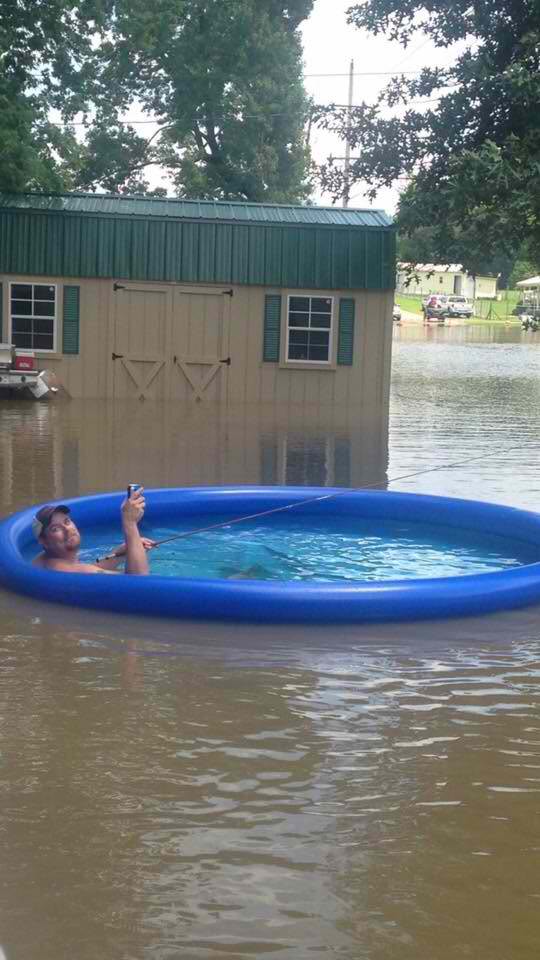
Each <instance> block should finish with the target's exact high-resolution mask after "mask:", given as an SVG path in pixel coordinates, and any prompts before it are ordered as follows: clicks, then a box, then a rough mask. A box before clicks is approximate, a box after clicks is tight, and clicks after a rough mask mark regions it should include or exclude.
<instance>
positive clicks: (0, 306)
mask: <svg viewBox="0 0 540 960" xmlns="http://www.w3.org/2000/svg"><path fill="white" fill-rule="evenodd" d="M3 311H4V287H3V285H2V283H0V343H3V342H4V341H3V327H2V314H3Z"/></svg>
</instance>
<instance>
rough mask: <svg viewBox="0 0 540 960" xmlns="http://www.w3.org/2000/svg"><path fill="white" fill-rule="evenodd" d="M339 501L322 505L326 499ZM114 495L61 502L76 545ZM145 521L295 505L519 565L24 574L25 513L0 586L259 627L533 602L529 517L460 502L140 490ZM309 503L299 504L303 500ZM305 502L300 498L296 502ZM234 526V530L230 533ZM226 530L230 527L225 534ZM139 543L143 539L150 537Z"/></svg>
mask: <svg viewBox="0 0 540 960" xmlns="http://www.w3.org/2000/svg"><path fill="white" fill-rule="evenodd" d="M331 493H339V496H336V497H334V498H333V499H326V500H322V501H317V500H314V499H313V498H316V497H326V496H328V494H331ZM123 496H124V494H123V493H110V494H102V495H99V496H90V497H81V498H77V499H73V500H68V501H65V500H64V501H62V502H64V503H66V502H67V504H68V505H69V506H70V507H71V510H72V515H73V518H74V520H75V522H76V523H77V525H78V526H79V529H80V530H81V533H82V536H83V542H84V539H85V538H86V536H87V535H90V534H91V531H92V530H93V529H95V528H99V527H104V526H108V527H109V528H110V529H113V528H114V529H115V530H117V531H119V529H120V524H119V516H120V514H119V510H120V503H121V501H122V499H123ZM146 496H147V511H146V517H145V523H146V522H147V521H150V519H151V522H152V524H153V525H155V526H157V527H159V526H160V525H161V527H167V528H168V529H173V530H174V529H175V525H176V529H178V526H179V525H182V524H183V526H184V527H187V528H189V527H190V526H193V527H198V526H200V525H201V523H203V524H204V522H205V520H206V521H207V522H208V523H212V522H213V521H214V520H215V519H216V518H220V520H223V519H225V520H226V519H228V518H230V519H231V520H232V519H234V518H237V517H242V516H244V515H253V514H256V513H259V512H263V511H271V510H274V509H275V508H277V507H284V506H286V505H288V504H295V507H294V508H293V509H292V510H291V511H289V512H287V511H285V512H282V513H279V514H277V515H276V516H279V517H280V522H281V523H284V522H286V518H287V517H288V516H290V517H291V518H292V516H293V515H294V522H295V523H296V524H297V525H298V524H300V525H302V526H303V528H305V531H306V536H307V534H308V533H309V531H310V527H312V526H313V525H314V524H320V522H321V518H325V517H326V518H329V520H330V519H332V520H333V521H335V522H338V521H339V523H341V524H342V525H343V524H344V523H345V524H346V523H349V522H350V523H351V524H358V523H359V522H363V521H365V523H366V524H367V523H368V522H369V523H370V524H371V526H373V523H374V522H375V523H380V524H381V525H384V524H387V525H388V524H389V523H392V522H399V521H403V520H404V518H406V521H407V524H408V525H409V527H411V525H412V526H413V527H414V525H415V524H417V525H418V526H419V527H420V526H422V527H423V528H425V527H426V525H427V526H429V527H430V528H432V529H434V530H440V529H444V530H447V531H448V530H450V531H453V535H454V536H457V537H459V536H460V535H461V533H462V534H463V537H469V538H470V537H471V535H472V536H478V537H479V538H480V539H481V538H482V537H497V538H499V540H500V542H502V543H504V542H508V543H511V544H512V545H513V546H514V547H515V545H516V544H521V545H522V547H523V556H524V557H525V558H526V559H525V560H520V561H519V562H517V563H516V564H515V565H514V566H512V567H511V568H505V569H497V570H495V571H492V572H488V573H473V574H467V575H460V576H444V577H434V576H432V577H430V578H424V577H423V578H421V579H415V578H409V579H386V580H384V579H383V580H377V581H373V580H369V581H368V580H350V579H349V580H342V581H340V580H337V581H336V579H333V580H331V581H330V582H326V581H321V580H319V581H312V582H309V581H308V582H306V581H298V580H296V581H292V580H290V581H288V580H279V581H278V580H264V579H219V578H217V577H212V578H209V577H199V578H194V577H186V576H181V577H178V576H161V575H160V576H154V575H151V576H149V577H136V576H127V575H124V576H117V577H105V576H104V577H101V576H90V577H88V576H80V575H77V574H64V573H55V572H51V571H47V570H42V569H39V568H37V567H35V566H32V564H31V561H30V559H29V556H30V552H31V549H32V544H34V546H35V543H34V540H33V535H32V529H31V524H32V519H33V517H34V514H35V512H36V509H37V507H35V506H34V507H32V508H31V509H27V510H23V511H21V512H20V513H17V514H15V515H13V516H11V517H9V518H8V519H6V520H4V521H3V522H2V523H0V584H1V585H2V586H3V587H5V588H7V589H10V590H14V591H16V592H18V593H22V594H26V595H28V596H31V597H35V598H36V599H40V600H49V601H55V602H58V603H65V604H71V605H74V606H80V607H87V608H94V609H99V610H112V611H118V612H123V613H129V614H137V615H146V616H162V617H173V618H185V619H212V620H232V621H250V622H265V623H361V622H377V621H379V622H382V621H400V620H403V621H405V620H420V619H429V618H441V617H457V616H474V615H478V614H485V613H491V612H493V611H496V610H505V609H512V608H515V607H522V606H526V605H528V604H535V603H540V515H537V514H533V513H528V512H526V511H522V510H516V509H513V508H510V507H501V506H497V505H494V504H488V503H480V502H475V501H469V500H457V499H449V498H445V497H431V496H424V495H418V494H409V493H390V492H386V491H384V492H383V491H371V490H367V491H346V492H344V491H337V490H336V491H332V490H329V489H328V488H305V487H235V488H225V487H214V488H209V487H204V488H187V489H161V490H148V491H146ZM310 500H311V502H310ZM306 501H307V502H306ZM239 526H241V525H239ZM235 529H237V528H235ZM149 535H152V533H150V534H149Z"/></svg>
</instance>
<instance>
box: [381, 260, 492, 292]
mask: <svg viewBox="0 0 540 960" xmlns="http://www.w3.org/2000/svg"><path fill="white" fill-rule="evenodd" d="M409 266H410V265H409V264H407V263H398V265H397V276H396V290H397V292H398V293H404V294H407V293H409V294H413V295H414V294H417V295H421V296H426V295H427V294H428V293H440V294H445V295H448V294H455V295H457V296H461V297H467V299H468V300H495V299H496V297H497V277H487V276H478V275H476V276H474V275H473V274H470V273H467V271H466V270H464V269H463V266H462V265H461V264H460V263H417V264H416V265H415V267H414V271H413V273H412V275H411V274H410V273H409V272H408V267H409ZM409 280H410V282H408V281H409Z"/></svg>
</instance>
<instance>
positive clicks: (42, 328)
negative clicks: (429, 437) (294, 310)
mask: <svg viewBox="0 0 540 960" xmlns="http://www.w3.org/2000/svg"><path fill="white" fill-rule="evenodd" d="M34 332H35V333H47V334H48V335H49V336H51V337H52V335H53V333H54V320H53V319H52V318H51V319H49V318H48V317H47V318H43V319H40V318H39V317H36V319H35V320H34ZM323 336H324V334H323Z"/></svg>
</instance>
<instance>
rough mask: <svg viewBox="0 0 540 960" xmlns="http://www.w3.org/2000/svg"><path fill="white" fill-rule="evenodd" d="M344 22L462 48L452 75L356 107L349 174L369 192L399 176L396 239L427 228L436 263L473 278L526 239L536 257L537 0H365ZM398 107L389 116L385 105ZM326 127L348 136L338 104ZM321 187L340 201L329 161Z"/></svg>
mask: <svg viewBox="0 0 540 960" xmlns="http://www.w3.org/2000/svg"><path fill="white" fill-rule="evenodd" d="M349 17H350V20H351V22H352V23H355V24H356V25H357V26H358V27H359V28H360V29H363V30H368V31H369V32H371V33H373V34H379V33H382V32H384V33H385V34H386V36H388V37H389V38H391V39H394V40H398V41H400V42H401V43H402V44H403V45H404V46H407V44H408V42H409V41H410V39H411V37H412V35H413V33H414V32H415V31H416V30H418V29H421V30H422V31H423V32H424V33H425V34H426V36H427V37H429V38H430V39H431V40H432V41H434V43H435V44H436V45H437V46H438V47H441V48H446V47H448V48H451V47H452V46H453V44H454V43H456V42H457V41H463V40H466V41H468V44H469V45H468V47H467V49H466V50H465V52H464V53H461V54H460V55H459V56H457V57H456V60H455V63H454V65H453V66H452V67H450V68H448V69H441V68H439V67H437V66H434V67H433V68H426V69H424V70H423V71H422V72H421V73H420V74H419V75H418V76H416V77H414V78H412V79H408V78H407V77H405V76H404V75H402V76H400V77H395V78H393V80H392V81H391V82H390V84H389V85H388V87H387V88H386V90H385V91H384V93H383V94H382V95H381V97H380V99H379V102H378V103H376V104H375V105H369V104H363V105H361V106H360V107H358V108H356V109H355V110H354V111H353V118H352V129H351V134H350V137H349V139H350V142H351V146H352V148H353V151H354V150H355V149H357V150H359V151H360V156H359V157H358V158H357V159H356V160H355V161H354V162H353V164H352V171H351V172H352V176H353V178H354V179H355V180H357V181H367V183H368V184H369V185H370V193H371V195H374V194H375V193H376V191H377V190H378V189H379V188H380V187H382V186H389V185H391V184H393V183H396V182H398V183H399V182H400V181H404V182H405V183H406V184H407V185H406V188H405V189H404V192H403V194H402V196H401V200H400V203H399V211H398V225H399V230H400V234H401V235H402V236H414V235H415V233H416V231H418V230H419V228H429V229H430V230H432V231H433V248H432V254H431V257H430V258H429V259H430V261H433V260H439V261H440V260H443V261H446V262H448V261H453V262H462V263H464V264H465V266H466V267H467V268H468V269H469V270H471V271H475V272H480V268H481V266H482V264H483V263H485V261H486V259H488V260H489V259H492V258H493V257H495V256H497V255H500V254H501V253H504V254H506V255H510V256H514V257H515V254H516V251H517V250H518V249H519V247H520V245H521V243H522V241H523V239H524V238H528V239H529V242H530V243H531V245H532V247H533V248H534V250H535V251H540V190H539V189H538V178H539V174H540V110H539V106H540V73H539V67H540V8H539V6H538V2H537V0H522V2H520V3H516V2H515V0H479V2H477V3H474V4H471V3H470V2H469V0H456V2H452V3H448V2H447V0H432V2H430V3H429V4H428V3H422V2H417V0H406V2H404V0H365V2H364V3H362V4H361V5H357V6H354V7H352V8H351V10H350V11H349ZM394 107H399V108H400V109H399V111H398V112H397V113H396V112H395V111H394V115H392V112H391V111H390V109H389V108H394ZM321 122H322V123H323V125H325V126H327V127H330V128H332V129H334V130H336V131H337V132H339V133H340V134H341V135H343V136H345V133H346V129H347V116H346V114H345V112H344V111H343V110H338V109H334V110H332V111H331V112H329V113H327V114H325V115H323V117H322V118H321ZM322 180H323V185H324V186H325V187H326V188H330V189H331V190H333V192H334V193H335V195H336V196H337V195H339V194H340V193H341V192H342V190H343V181H344V177H343V169H342V168H341V167H339V166H338V165H336V163H330V164H328V165H326V167H325V168H323V170H322Z"/></svg>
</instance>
